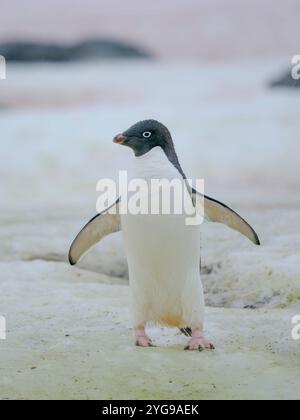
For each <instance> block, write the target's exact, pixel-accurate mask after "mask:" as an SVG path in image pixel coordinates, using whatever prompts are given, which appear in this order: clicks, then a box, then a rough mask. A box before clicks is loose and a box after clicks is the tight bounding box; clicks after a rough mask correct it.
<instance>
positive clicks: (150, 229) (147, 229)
mask: <svg viewBox="0 0 300 420" xmlns="http://www.w3.org/2000/svg"><path fill="white" fill-rule="evenodd" d="M122 230H123V232H124V239H125V244H126V252H127V258H128V266H129V275H130V286H131V290H132V297H133V307H134V318H135V322H137V323H141V324H143V323H147V322H158V323H162V324H166V325H172V326H178V327H184V326H187V325H192V324H198V323H202V318H203V303H202V300H203V298H202V285H201V281H200V267H199V264H200V232H199V229H198V228H197V227H194V226H193V227H192V226H186V225H185V219H184V217H183V216H182V215H181V216H179V215H163V216H152V215H145V216H142V215H138V216H130V215H127V216H122Z"/></svg>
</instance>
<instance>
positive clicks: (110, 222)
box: [69, 200, 121, 265]
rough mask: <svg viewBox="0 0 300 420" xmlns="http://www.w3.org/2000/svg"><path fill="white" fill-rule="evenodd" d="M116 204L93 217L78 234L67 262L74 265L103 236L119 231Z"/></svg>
mask: <svg viewBox="0 0 300 420" xmlns="http://www.w3.org/2000/svg"><path fill="white" fill-rule="evenodd" d="M118 203H119V200H117V201H116V203H114V204H113V205H112V206H110V207H108V208H107V209H105V210H104V211H103V212H101V213H99V214H97V215H96V216H95V217H93V218H92V219H91V220H90V221H89V222H88V223H87V224H86V225H85V226H84V227H83V229H81V231H80V232H79V233H78V235H77V236H76V238H75V239H74V241H73V242H72V245H71V247H70V250H69V262H70V264H71V265H74V264H76V263H77V262H78V261H79V259H80V257H81V256H82V255H83V254H84V253H85V252H87V251H88V250H89V249H90V248H91V247H92V246H93V245H95V244H96V243H98V242H99V241H101V239H102V238H104V237H105V236H107V235H109V234H111V233H113V232H118V231H119V230H121V221H120V215H119V214H118Z"/></svg>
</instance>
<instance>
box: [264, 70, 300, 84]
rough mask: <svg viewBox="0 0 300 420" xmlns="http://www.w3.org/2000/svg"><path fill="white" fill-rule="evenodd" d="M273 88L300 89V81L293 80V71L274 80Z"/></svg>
mask: <svg viewBox="0 0 300 420" xmlns="http://www.w3.org/2000/svg"><path fill="white" fill-rule="evenodd" d="M270 86H271V87H272V88H273V87H288V88H300V79H293V77H292V74H291V70H289V71H287V72H286V73H284V74H283V75H282V76H280V77H279V78H278V79H275V80H273V81H272V82H271V83H270Z"/></svg>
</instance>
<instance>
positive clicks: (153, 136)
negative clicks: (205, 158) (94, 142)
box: [114, 120, 186, 178]
mask: <svg viewBox="0 0 300 420" xmlns="http://www.w3.org/2000/svg"><path fill="white" fill-rule="evenodd" d="M114 143H117V144H123V145H124V146H128V147H130V148H131V149H132V150H133V151H134V154H135V156H137V157H138V156H143V155H144V154H145V153H147V152H149V151H150V150H151V149H153V147H156V146H159V147H161V148H162V149H163V151H164V152H165V154H166V156H167V158H168V159H169V161H170V162H171V163H172V164H173V165H174V166H175V168H176V169H177V170H178V171H179V173H180V174H181V175H182V177H183V178H186V176H185V174H184V172H183V171H182V169H181V166H180V163H179V161H178V157H177V154H176V152H175V147H174V144H173V140H172V137H171V134H170V132H169V130H168V129H167V127H166V126H164V125H163V124H161V123H160V122H158V121H156V120H144V121H139V122H137V123H136V124H134V125H133V126H132V127H130V128H128V130H126V131H124V132H123V133H120V134H118V135H117V136H115V137H114Z"/></svg>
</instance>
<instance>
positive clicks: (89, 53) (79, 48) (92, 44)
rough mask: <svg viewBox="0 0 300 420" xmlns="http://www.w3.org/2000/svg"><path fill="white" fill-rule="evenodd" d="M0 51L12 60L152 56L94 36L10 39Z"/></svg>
mask: <svg viewBox="0 0 300 420" xmlns="http://www.w3.org/2000/svg"><path fill="white" fill-rule="evenodd" d="M0 55H3V56H4V57H5V59H6V61H8V62H9V61H10V62H35V61H37V62H40V61H54V62H66V61H74V60H91V59H112V58H113V59H124V58H152V55H151V54H150V53H148V52H147V51H145V50H143V49H141V48H138V47H135V46H132V45H129V44H126V43H124V42H119V41H113V40H106V39H100V40H97V39H91V40H86V41H82V42H80V43H77V44H73V45H67V44H66V45H64V44H55V43H36V42H21V41H20V42H7V43H3V44H0Z"/></svg>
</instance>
